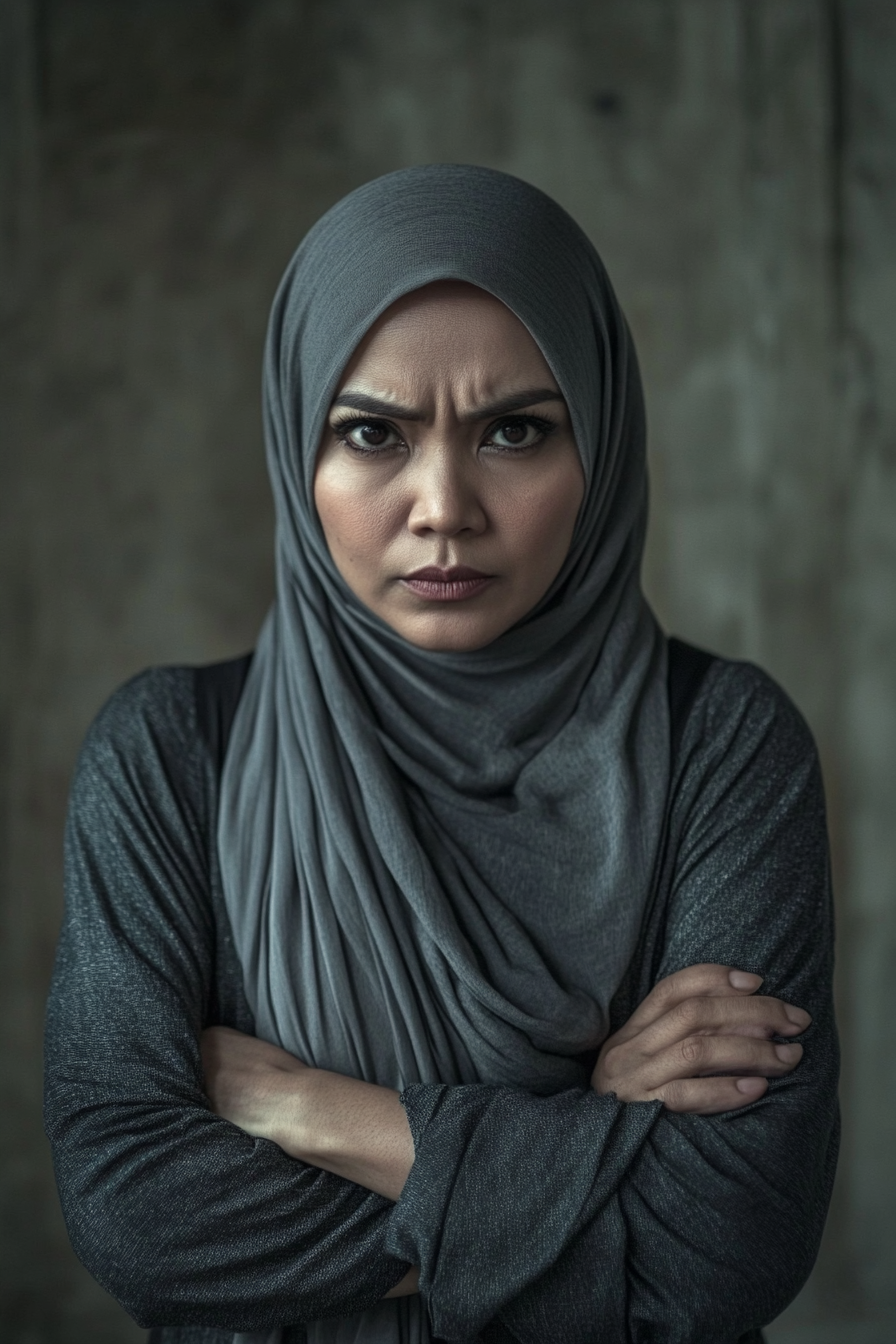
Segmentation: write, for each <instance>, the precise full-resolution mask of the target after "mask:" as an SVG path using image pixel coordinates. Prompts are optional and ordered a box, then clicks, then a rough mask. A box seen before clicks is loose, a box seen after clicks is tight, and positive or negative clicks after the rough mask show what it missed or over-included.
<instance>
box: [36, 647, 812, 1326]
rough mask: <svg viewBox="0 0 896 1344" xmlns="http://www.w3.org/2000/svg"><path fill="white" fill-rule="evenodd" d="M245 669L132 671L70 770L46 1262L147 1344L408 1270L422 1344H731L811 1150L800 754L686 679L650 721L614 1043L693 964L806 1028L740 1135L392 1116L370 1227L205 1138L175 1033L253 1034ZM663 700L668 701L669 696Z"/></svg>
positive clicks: (763, 705)
mask: <svg viewBox="0 0 896 1344" xmlns="http://www.w3.org/2000/svg"><path fill="white" fill-rule="evenodd" d="M245 667H246V662H245V660H242V661H240V662H237V663H234V664H227V665H221V667H219V669H217V670H212V672H211V674H210V672H209V670H201V669H190V668H168V669H160V670H155V671H150V672H147V673H144V674H143V675H141V676H140V677H137V678H136V679H135V680H134V681H132V682H130V683H129V684H128V685H126V686H125V687H123V688H122V689H121V690H120V691H119V692H118V693H117V694H116V695H115V696H113V698H112V700H111V701H110V702H109V704H108V705H107V706H106V708H105V709H104V710H103V712H102V713H101V714H100V716H99V717H98V719H97V721H96V722H95V724H94V725H93V727H92V729H91V731H90V733H89V735H88V738H87V741H86V743H85V745H84V748H83V751H82V754H81V758H80V761H79V765H78V770H77V774H76V778H75V782H74V786H73V791H72V802H71V810H70V817H69V825H68V831H67V855H66V909H65V920H64V925H63V930H62V936H61V940H60V944H59V952H58V957H57V963H56V971H55V976H54V981H53V989H52V993H51V997H50V1004H49V1010H48V1023H47V1053H46V1060H47V1093H46V1118H47V1130H48V1134H49V1136H50V1139H51V1142H52V1145H53V1151H54V1157H55V1163H56V1172H57V1179H58V1182H59V1190H60V1196H61V1199H62V1205H63V1210H64V1212H65V1217H66V1221H67V1224H68V1228H69V1232H70V1235H71V1238H72V1242H73V1244H74V1246H75V1249H76V1251H77V1253H78V1255H79V1256H80V1257H81V1259H82V1260H83V1261H84V1263H85V1265H86V1266H87V1267H88V1268H89V1269H90V1270H91V1272H92V1273H93V1274H94V1275H95V1276H96V1278H97V1279H98V1280H99V1281H100V1283H102V1284H103V1285H104V1286H105V1287H106V1288H107V1289H108V1290H109V1291H110V1292H111V1293H112V1294H114V1296H115V1297H117V1298H118V1299H119V1301H121V1302H122V1303H123V1304H124V1306H125V1307H126V1308H127V1310H128V1311H130V1312H131V1313H132V1315H133V1316H134V1317H135V1318H136V1319H137V1320H138V1321H139V1322H140V1323H141V1324H144V1325H147V1326H150V1327H154V1329H153V1333H152V1336H151V1338H152V1340H153V1341H154V1344H162V1342H164V1344H219V1341H220V1344H224V1341H229V1339H230V1337H231V1332H233V1331H235V1330H246V1331H251V1330H265V1329H271V1328H274V1327H277V1326H285V1327H291V1328H289V1329H287V1330H286V1331H285V1341H286V1344H298V1342H299V1341H301V1340H302V1339H303V1338H304V1334H305V1332H304V1329H303V1328H302V1325H301V1322H302V1321H305V1320H312V1319H315V1318H319V1317H322V1316H331V1315H345V1314H350V1313H353V1312H356V1311H359V1310H361V1309H363V1308H365V1307H368V1306H370V1305H372V1304H373V1303H374V1302H376V1301H378V1300H379V1299H380V1298H381V1297H382V1296H383V1294H384V1293H385V1292H386V1291H387V1290H388V1289H389V1288H390V1287H392V1286H393V1285H394V1284H395V1283H397V1282H398V1280H399V1279H400V1278H401V1277H402V1276H403V1274H404V1273H405V1271H406V1269H407V1266H408V1264H410V1263H413V1264H417V1265H419V1266H420V1267H421V1282H422V1285H423V1289H424V1292H425V1294H426V1298H427V1302H428V1306H429V1311H430V1318H431V1321H432V1326H433V1330H434V1332H435V1334H436V1335H437V1336H438V1337H439V1338H441V1339H444V1340H448V1341H452V1342H453V1341H468V1340H474V1339H477V1338H479V1339H482V1340H488V1341H512V1340H517V1341H520V1344H579V1342H580V1341H581V1344H586V1341H588V1342H589V1344H590V1342H592V1341H601V1344H629V1341H631V1342H632V1344H635V1342H637V1344H641V1342H642V1341H643V1342H644V1344H647V1341H651V1342H656V1344H733V1342H734V1341H737V1340H738V1339H741V1340H743V1341H748V1340H752V1339H758V1338H759V1335H758V1333H755V1332H757V1330H758V1327H759V1326H761V1325H762V1324H764V1323H767V1322H768V1321H770V1320H771V1319H773V1318H774V1316H776V1315H777V1314H778V1313H779V1312H780V1311H781V1310H782V1309H783V1307H784V1306H785V1305H786V1304H787V1303H788V1302H789V1301H790V1299H791V1298H792V1297H793V1296H794V1295H795V1293H796V1292H797V1290H798V1289H799V1288H800V1286H801V1285H802V1283H803V1282H804V1280H805V1278H806V1276H807V1275H808V1273H809V1270H810V1268H811V1266H812V1263H813V1261H814V1258H815V1255H816V1252H817V1248H818V1243H819V1239H820V1236H821V1231H822V1227H823V1223H824V1218H825V1213H826V1210H827V1205H828V1200H829V1197H830V1190H831V1184H832V1180H833V1174H834V1165H835V1161H836V1149H837V1106H836V1081H837V1042H836V1033H835V1026H834V1019H833V1009H832V1000H831V962H832V926H831V899H830V884H829V870H828V851H827V839H826V833H825V819H824V801H823V795H822V788H821V780H820V775H819V769H818V764H817V760H816V755H815V751H814V747H813V744H812V740H811V737H810V735H809V732H808V730H807V728H806V726H805V724H804V722H803V720H802V719H801V718H800V716H799V714H798V713H797V712H796V710H795V709H794V707H793V706H792V704H791V703H790V702H789V701H788V699H787V698H786V697H785V696H784V694H783V693H782V692H781V691H780V690H779V689H778V687H776V686H775V684H774V683H773V682H772V681H770V680H769V678H768V677H766V676H765V675H764V674H763V673H761V672H759V671H758V670H757V669H756V668H754V667H751V666H749V665H746V664H736V663H728V662H724V661H722V660H716V661H715V662H713V663H712V664H711V666H710V667H709V670H708V671H707V672H706V674H705V676H704V677H703V679H702V683H701V684H700V685H699V689H698V690H697V691H696V698H694V699H693V701H692V704H691V705H690V706H689V713H688V714H687V716H686V719H685V717H684V715H683V713H679V714H678V715H677V721H678V723H679V729H680V732H679V734H678V736H679V737H680V740H679V741H678V742H677V743H676V748H675V751H674V770H673V789H672V797H671V805H670V810H669V816H668V824H667V835H666V846H665V861H664V864H663V867H662V871H661V874H660V877H659V881H658V883H657V888H656V891H655V894H654V898H653V900H652V903H651V906H650V908H649V910H648V912H647V916H646V918H645V922H644V928H643V932H642V938H641V943H640V946H639V950H638V953H637V955H636V957H635V958H634V960H633V963H632V966H631V968H630V972H629V975H628V978H627V980H626V983H625V984H624V985H623V986H622V989H621V990H620V992H619V994H618V995H617V998H616V1001H615V1003H614V1026H615V1025H618V1024H619V1023H621V1022H622V1021H624V1020H625V1018H626V1017H627V1016H628V1015H629V1014H630V1012H631V1011H632V1009H633V1008H634V1006H635V1005H636V1004H637V1003H638V1002H639V1001H640V1000H641V999H642V998H643V997H644V995H645V994H646V993H647V992H648V990H649V989H650V987H651V985H652V984H654V983H655V982H656V980H657V979H658V978H660V977H662V976H665V975H668V974H670V973H671V972H672V971H675V970H678V969H680V968H681V967H684V966H688V965H692V964H694V963H697V962H707V961H712V962H722V963H725V964H730V965H733V966H738V967H741V968H743V969H745V970H750V971H757V972H759V973H760V974H761V975H763V976H764V977H765V985H764V987H763V993H769V994H774V995H779V996H781V997H782V998H784V999H786V1000H787V1001H788V1002H790V1003H795V1004H799V1005H800V1006H801V1007H804V1008H806V1009H808V1011H809V1012H810V1013H811V1014H812V1016H813V1023H812V1026H811V1027H810V1028H809V1030H808V1031H807V1032H806V1034H805V1036H804V1037H803V1038H800V1039H802V1040H803V1042H804V1045H805V1054H804V1056H803V1059H802V1061H801V1063H800V1065H799V1066H798V1068H797V1069H796V1070H795V1071H794V1072H793V1073H792V1074H791V1075H790V1076H789V1077H788V1078H786V1079H782V1080H780V1081H778V1082H773V1083H772V1084H771V1087H770V1089H769V1092H768V1094H767V1095H766V1096H765V1097H764V1098H763V1099H762V1100H760V1101H759V1102H756V1103H755V1104H753V1105H752V1106H747V1107H744V1108H743V1109H742V1110H739V1111H736V1112H731V1113H728V1114H726V1115H721V1116H715V1117H697V1116H678V1115H673V1114H671V1113H669V1112H667V1111H665V1110H663V1109H662V1107H661V1106H660V1105H659V1104H658V1103H643V1104H642V1103H638V1104H629V1105H623V1104H621V1103H619V1102H617V1101H616V1100H615V1098H613V1097H598V1096H596V1095H595V1094H594V1093H593V1092H592V1091H591V1090H590V1088H589V1087H588V1085H587V1079H588V1071H589V1069H590V1066H591V1064H592V1063H593V1061H592V1060H583V1061H582V1086H581V1087H580V1088H575V1089H572V1090H568V1091H565V1092H563V1093H561V1094H560V1095H556V1096H538V1095H534V1094H531V1093H528V1092H525V1091H522V1090H519V1089H512V1088H506V1087H488V1086H465V1087H433V1086H420V1087H411V1088H409V1089H408V1090H407V1092H406V1093H405V1094H404V1098H403V1099H404V1103H405V1106H406V1108H407V1111H408V1116H409V1120H410V1124H411V1129H412V1132H413V1135H414V1142H415V1150H416V1158H415V1162H414V1167H413V1170H412V1172H411V1175H410V1178H409V1180H408V1182H407V1185H406V1187H405V1191H404V1193H403V1195H402V1197H401V1200H400V1201H399V1203H398V1204H397V1205H393V1204H391V1203H390V1202H389V1201H387V1200H385V1199H383V1198H381V1197H380V1196H378V1195H374V1194H371V1193H369V1192H368V1191H366V1190H363V1189H361V1188H360V1187H358V1186H356V1185H353V1184H351V1183H350V1182H348V1181H344V1180H342V1179H340V1178H339V1177H336V1176H332V1175H330V1174H328V1173H326V1172H322V1171H319V1170H317V1169H315V1168H313V1167H307V1166H305V1165H304V1164H302V1163H301V1162H297V1161H294V1160H292V1159H290V1158H289V1157H287V1156H286V1155H285V1154H284V1153H283V1152H282V1151H281V1150H280V1149H279V1148H278V1147H277V1146H276V1145H274V1144H272V1143H269V1142H267V1141H265V1140H256V1139H252V1138H250V1137H249V1136H247V1135H245V1134H243V1133H242V1132H241V1131H240V1130H238V1129H236V1128H235V1127H234V1126H232V1125H230V1124H229V1123H228V1122H227V1121H225V1120H221V1119H219V1118H218V1117H217V1116H215V1115H214V1114H213V1113H212V1112H211V1111H210V1110H209V1108H208V1104H207V1102H206V1100H205V1097H204V1095H203V1090H202V1076H201V1068H200V1057H199V1048H198V1037H199V1033H200V1031H201V1030H202V1028H203V1027H204V1026H207V1025H210V1024H212V1023H224V1024H226V1025H228V1026H233V1027H236V1028H238V1029H240V1030H243V1031H251V1030H252V1020H251V1015H250V1013H249V1011H248V1008H247V1005H246V1002H245V999H244V996H243V992H242V987H241V976H240V970H239V966H238V964H237V962H236V958H235V955H234V951H233V945H232V941H231V936H230V931H229V928H228V923H227V918H226V914H225V910H224V905H223V899H222V894H221V883H220V876H219V872H218V866H217V856H216V847H215V818H216V808H217V795H218V782H219V776H220V767H221V761H222V757H223V750H224V745H225V741H226V734H227V731H228V727H229V722H230V720H231V717H232V713H233V708H234V705H235V703H236V698H237V697H238V694H239V688H240V686H241V684H242V677H243V675H244V672H245ZM685 699H687V696H685Z"/></svg>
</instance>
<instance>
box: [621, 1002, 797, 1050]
mask: <svg viewBox="0 0 896 1344" xmlns="http://www.w3.org/2000/svg"><path fill="white" fill-rule="evenodd" d="M811 1021H812V1019H811V1017H810V1016H809V1014H808V1013H806V1012H804V1011H803V1010H802V1009H801V1008H795V1007H794V1006H793V1005H792V1004H786V1003H783V1002H782V1001H781V1000H780V999H775V998H771V997H770V996H768V995H758V994H754V995H751V996H750V997H749V998H744V997H741V996H739V997H737V998H722V997H720V996H715V997H711V996H707V997H703V998H696V999H684V1000H682V1001H681V1002H680V1003H677V1004H675V1006H674V1007H672V1008H670V1009H669V1010H668V1011H667V1012H666V1013H664V1014H663V1016H662V1017H660V1018H657V1019H656V1020H655V1021H654V1022H652V1023H651V1024H650V1026H648V1027H645V1028H644V1029H643V1031H641V1032H640V1033H639V1036H638V1040H637V1047H638V1049H639V1050H640V1051H642V1052H643V1053H644V1054H655V1053H657V1052H658V1051H660V1050H663V1049H665V1048H666V1047H668V1046H670V1045H673V1044H674V1043H675V1042H676V1041H683V1040H686V1039H687V1037H689V1036H696V1035H699V1034H701V1033H704V1034H706V1035H715V1036H755V1037H759V1038H763V1039H768V1037H770V1036H796V1035H798V1034H799V1033H800V1032H802V1031H805V1030H806V1028H807V1027H808V1025H809V1023H810V1022H811Z"/></svg>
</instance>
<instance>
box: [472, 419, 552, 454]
mask: <svg viewBox="0 0 896 1344" xmlns="http://www.w3.org/2000/svg"><path fill="white" fill-rule="evenodd" d="M553 429H554V426H553V425H552V424H550V423H549V422H547V421H543V420H536V419H535V418H534V417H532V416H522V415H515V416H514V417H513V418H512V419H510V420H501V421H499V422H498V424H496V425H495V426H494V427H493V428H492V429H491V430H490V431H489V435H488V438H487V439H486V444H487V445H489V446H490V447H492V448H497V449H499V450H500V449H502V448H503V449H504V451H505V452H510V451H512V450H513V449H521V448H534V447H535V445H536V444H537V443H540V442H541V441H542V439H544V438H546V437H547V435H548V434H550V433H551V431H552V430H553Z"/></svg>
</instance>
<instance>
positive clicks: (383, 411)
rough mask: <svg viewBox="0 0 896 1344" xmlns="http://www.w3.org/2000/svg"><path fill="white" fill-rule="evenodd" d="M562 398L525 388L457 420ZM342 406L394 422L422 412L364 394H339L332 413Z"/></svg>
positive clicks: (485, 416) (548, 391)
mask: <svg viewBox="0 0 896 1344" xmlns="http://www.w3.org/2000/svg"><path fill="white" fill-rule="evenodd" d="M562 400H563V397H562V396H561V395H560V393H559V392H556V391H555V390H554V389H553V388H550V387H533V388H526V389H524V390H523V391H522V392H512V393H511V394H510V396H508V397H502V398H501V399H500V400H499V401H492V402H489V403H487V404H486V405H484V406H477V407H476V408H475V410H472V411H467V412H466V413H465V414H464V415H462V416H461V417H460V419H461V423H462V424H470V423H472V422H473V421H476V420H490V419H491V418H492V417H493V416H496V415H510V414H511V412H513V411H521V410H523V409H524V408H525V407H526V406H538V405H540V404H541V403H542V402H543V401H562ZM337 406H345V407H347V408H348V409H349V410H352V411H364V412H366V414H367V415H382V416H391V417H392V418H394V419H395V420H423V419H425V416H424V415H423V412H422V411H419V410H416V409H415V408H414V407H412V406H399V405H397V403H396V402H394V401H384V400H382V399H381V398H380V397H369V396H368V395H367V394H366V393H365V392H340V393H339V394H338V395H337V397H336V399H335V401H334V402H333V407H332V409H334V410H335V408H336V407H337Z"/></svg>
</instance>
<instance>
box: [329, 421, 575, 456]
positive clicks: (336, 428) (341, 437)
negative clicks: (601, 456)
mask: <svg viewBox="0 0 896 1344" xmlns="http://www.w3.org/2000/svg"><path fill="white" fill-rule="evenodd" d="M362 425H370V426H373V425H377V426H382V427H383V428H385V429H389V430H391V431H392V432H393V433H394V434H398V437H399V438H401V435H400V434H399V432H398V430H397V429H396V428H395V426H394V425H392V424H390V423H389V421H388V420H380V419H379V418H377V417H372V416H349V417H347V418H346V419H344V420H336V421H334V422H333V423H332V424H331V429H332V431H333V433H334V434H335V435H336V437H337V441H338V442H339V443H341V444H342V445H343V446H344V447H346V448H349V449H350V450H351V451H352V452H353V453H356V454H357V455H358V456H359V457H379V456H380V454H382V453H386V452H390V451H391V450H392V449H393V448H394V447H396V445H395V444H384V445H383V446H382V447H377V446H376V445H375V444H370V445H369V446H367V447H364V446H362V445H361V444H358V443H353V442H352V441H351V440H350V439H349V437H348V436H349V434H350V433H351V431H352V430H353V429H360V428H361V426H362ZM505 425H526V426H528V425H531V426H532V428H533V429H537V430H538V432H539V436H540V437H539V438H537V439H536V440H535V442H534V443H527V444H524V445H522V446H521V447H518V448H515V447H512V446H511V445H509V444H503V443H499V444H495V445H494V447H495V449H496V451H497V452H499V453H504V454H506V455H507V456H508V457H514V456H522V455H523V454H524V453H528V452H531V450H532V449H533V448H535V447H537V446H538V444H540V443H543V442H544V440H545V439H546V438H548V437H549V435H551V434H553V433H554V432H555V430H556V429H557V426H556V424H555V423H554V421H553V420H544V419H542V417H541V416H539V415H505V416H504V417H503V418H502V419H500V420H496V421H495V422H494V423H493V424H492V425H491V427H490V429H489V431H488V433H489V434H496V433H497V432H498V430H500V429H502V428H503V427H504V426H505ZM488 442H489V440H488V437H486V438H485V439H484V440H483V442H482V445H481V446H483V447H484V446H485V445H486V444H487V443H488Z"/></svg>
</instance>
